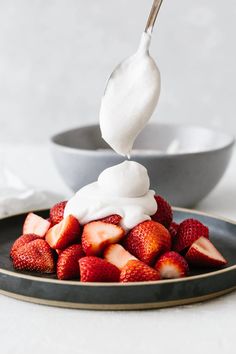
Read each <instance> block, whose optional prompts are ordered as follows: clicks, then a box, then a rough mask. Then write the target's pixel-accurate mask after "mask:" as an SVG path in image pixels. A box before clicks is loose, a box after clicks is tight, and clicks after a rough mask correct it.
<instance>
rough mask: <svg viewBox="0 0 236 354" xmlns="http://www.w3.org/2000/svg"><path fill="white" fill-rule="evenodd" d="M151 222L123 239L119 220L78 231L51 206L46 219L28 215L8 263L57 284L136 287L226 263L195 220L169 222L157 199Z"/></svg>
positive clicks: (73, 220) (169, 214)
mask: <svg viewBox="0 0 236 354" xmlns="http://www.w3.org/2000/svg"><path fill="white" fill-rule="evenodd" d="M155 199H156V202H157V206H158V210H157V212H156V213H155V215H153V216H152V218H151V220H148V221H144V222H142V223H140V224H138V225H136V226H135V227H134V228H133V229H132V230H130V231H129V232H128V233H126V232H125V230H124V229H123V228H122V227H121V222H122V218H121V216H120V215H116V214H115V215H110V216H107V217H105V218H103V219H100V220H95V221H92V222H90V223H88V224H86V225H83V227H82V226H81V225H80V223H79V221H78V220H77V219H76V218H75V217H74V216H72V215H69V216H67V217H65V218H64V216H63V215H64V208H65V206H66V201H63V202H60V203H58V204H56V205H54V206H53V207H52V208H51V210H50V217H49V219H47V220H45V219H43V218H42V217H40V216H38V215H36V214H34V213H29V214H28V215H27V217H26V219H25V222H24V225H23V234H22V236H20V237H19V238H18V239H17V240H16V241H15V242H14V244H13V245H12V248H11V251H10V257H11V258H12V262H13V266H14V268H15V269H17V270H19V271H31V272H40V273H56V275H57V278H58V279H60V280H69V279H77V280H80V281H81V282H122V283H127V282H139V281H157V280H160V279H173V278H181V277H186V276H187V275H188V274H189V270H190V269H191V268H196V267H199V268H206V269H209V268H219V267H222V266H224V265H225V264H226V263H227V261H226V260H225V258H224V257H223V256H222V255H221V254H220V252H219V251H218V250H217V249H216V248H215V246H214V245H213V244H212V242H211V241H210V240H209V229H208V227H207V226H205V225H203V224H202V223H201V222H200V221H198V220H196V219H186V220H184V221H182V222H181V223H180V224H177V223H176V222H174V221H173V213H172V208H171V206H170V205H169V203H168V202H167V201H166V200H164V198H162V197H161V196H156V197H155Z"/></svg>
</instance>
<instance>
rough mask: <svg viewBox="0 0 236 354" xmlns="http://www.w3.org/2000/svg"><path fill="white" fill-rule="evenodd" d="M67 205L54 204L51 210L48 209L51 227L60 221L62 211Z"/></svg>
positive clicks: (62, 215) (63, 203)
mask: <svg viewBox="0 0 236 354" xmlns="http://www.w3.org/2000/svg"><path fill="white" fill-rule="evenodd" d="M66 204H67V201H63V202H60V203H57V204H55V205H54V206H53V207H52V208H51V209H50V220H51V222H52V224H53V225H55V224H58V223H59V222H61V221H62V219H63V217H64V209H65V206H66Z"/></svg>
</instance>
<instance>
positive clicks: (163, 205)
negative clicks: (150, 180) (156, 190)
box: [152, 195, 173, 229]
mask: <svg viewBox="0 0 236 354" xmlns="http://www.w3.org/2000/svg"><path fill="white" fill-rule="evenodd" d="M155 199H156V202H157V211H156V213H155V214H154V215H153V216H152V220H154V221H157V222H159V223H160V224H162V225H164V226H165V227H166V228H167V229H168V228H169V226H170V224H171V222H172V219H173V212H172V208H171V206H170V204H169V203H168V202H167V201H166V200H165V199H164V198H162V197H161V196H160V195H155Z"/></svg>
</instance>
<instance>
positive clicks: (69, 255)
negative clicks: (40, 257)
mask: <svg viewBox="0 0 236 354" xmlns="http://www.w3.org/2000/svg"><path fill="white" fill-rule="evenodd" d="M84 256H85V254H84V252H83V250H82V246H81V245H77V244H75V245H72V246H69V247H68V248H66V249H65V250H64V251H62V252H61V253H60V255H59V257H58V261H57V277H58V279H61V280H66V279H79V277H80V270H79V262H78V261H79V259H80V258H82V257H84Z"/></svg>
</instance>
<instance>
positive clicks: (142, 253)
mask: <svg viewBox="0 0 236 354" xmlns="http://www.w3.org/2000/svg"><path fill="white" fill-rule="evenodd" d="M123 244H124V247H125V249H127V251H129V252H130V253H131V254H133V255H134V256H135V257H137V258H138V259H139V260H140V261H142V262H144V263H147V264H148V265H151V264H153V263H154V262H155V260H156V258H157V256H158V255H159V254H160V253H163V252H166V251H169V250H170V247H171V237H170V234H169V231H168V230H167V229H166V228H165V227H164V226H163V225H161V224H159V223H158V222H156V221H153V220H150V221H144V222H142V223H140V224H138V225H137V226H135V227H134V228H133V229H132V230H131V231H130V232H129V234H128V235H127V236H126V238H125V240H124V243H123Z"/></svg>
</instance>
